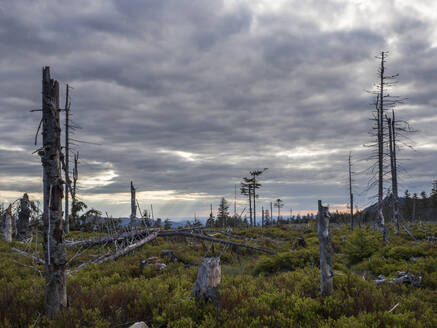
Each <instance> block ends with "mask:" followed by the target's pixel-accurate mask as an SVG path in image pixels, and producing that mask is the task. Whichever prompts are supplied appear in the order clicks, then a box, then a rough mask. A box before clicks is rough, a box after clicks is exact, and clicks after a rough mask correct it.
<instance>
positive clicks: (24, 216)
mask: <svg viewBox="0 0 437 328" xmlns="http://www.w3.org/2000/svg"><path fill="white" fill-rule="evenodd" d="M29 205H30V202H29V196H28V195H27V194H24V195H23V198H21V199H20V210H19V212H18V220H17V237H18V238H26V236H27V231H28V229H29V218H30V206H29Z"/></svg>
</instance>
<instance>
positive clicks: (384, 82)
mask: <svg viewBox="0 0 437 328" xmlns="http://www.w3.org/2000/svg"><path fill="white" fill-rule="evenodd" d="M376 58H378V59H380V60H381V62H380V67H379V69H378V79H379V81H378V84H377V86H376V90H375V91H373V92H372V93H373V94H375V95H376V102H375V109H376V111H375V115H374V117H373V121H374V122H376V126H374V127H373V128H374V130H376V134H373V136H376V144H374V145H372V146H376V148H377V156H376V158H374V157H371V159H376V160H377V179H376V180H377V181H376V182H377V184H378V203H377V216H378V219H379V224H380V226H381V227H382V230H383V239H384V241H386V242H387V241H388V229H387V227H386V222H385V218H384V214H383V207H384V177H385V169H386V165H385V163H386V157H387V152H386V151H385V146H386V144H387V143H386V140H387V136H388V134H387V132H385V128H384V126H385V121H384V119H385V112H386V111H387V110H388V109H389V108H393V107H395V106H396V105H397V104H399V103H400V102H402V100H399V99H398V98H397V97H393V96H391V95H390V94H389V93H388V88H389V87H391V86H393V85H394V84H396V81H395V78H396V77H397V76H398V74H395V75H391V76H390V75H386V74H385V63H386V59H387V52H384V51H382V52H381V54H380V56H377V57H376ZM372 171H373V169H372ZM372 185H373V183H370V184H369V187H372Z"/></svg>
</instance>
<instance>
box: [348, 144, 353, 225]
mask: <svg viewBox="0 0 437 328" xmlns="http://www.w3.org/2000/svg"><path fill="white" fill-rule="evenodd" d="M351 157H352V153H351V152H350V153H349V199H350V202H349V205H350V228H351V230H354V194H353V193H352V162H351Z"/></svg>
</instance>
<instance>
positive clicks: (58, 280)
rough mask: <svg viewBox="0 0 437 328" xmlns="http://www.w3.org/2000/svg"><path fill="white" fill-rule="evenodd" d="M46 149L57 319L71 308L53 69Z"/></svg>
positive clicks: (50, 287)
mask: <svg viewBox="0 0 437 328" xmlns="http://www.w3.org/2000/svg"><path fill="white" fill-rule="evenodd" d="M42 121H43V132H42V134H43V147H42V148H41V149H40V150H39V155H40V156H41V162H42V166H43V191H44V192H43V195H44V212H43V222H44V242H43V248H44V260H45V263H46V264H45V276H46V284H45V306H46V315H47V317H48V318H49V319H53V318H54V317H55V315H56V314H57V313H58V312H60V311H61V310H63V309H64V308H66V307H67V286H66V283H65V266H66V263H67V257H66V253H65V248H64V227H63V222H62V196H63V192H64V188H63V184H64V181H63V180H62V175H61V126H60V122H59V84H58V82H57V81H56V80H53V79H51V78H50V68H49V67H44V68H43V79H42Z"/></svg>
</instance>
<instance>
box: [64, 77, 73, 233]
mask: <svg viewBox="0 0 437 328" xmlns="http://www.w3.org/2000/svg"><path fill="white" fill-rule="evenodd" d="M66 88H67V89H66V94H65V109H64V110H65V156H64V158H65V165H64V173H65V211H64V214H65V217H64V231H65V233H69V232H70V218H69V209H68V205H69V203H68V196H69V195H68V193H69V192H71V180H70V171H69V170H70V99H69V91H70V86H69V85H68V84H67V87H66Z"/></svg>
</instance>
